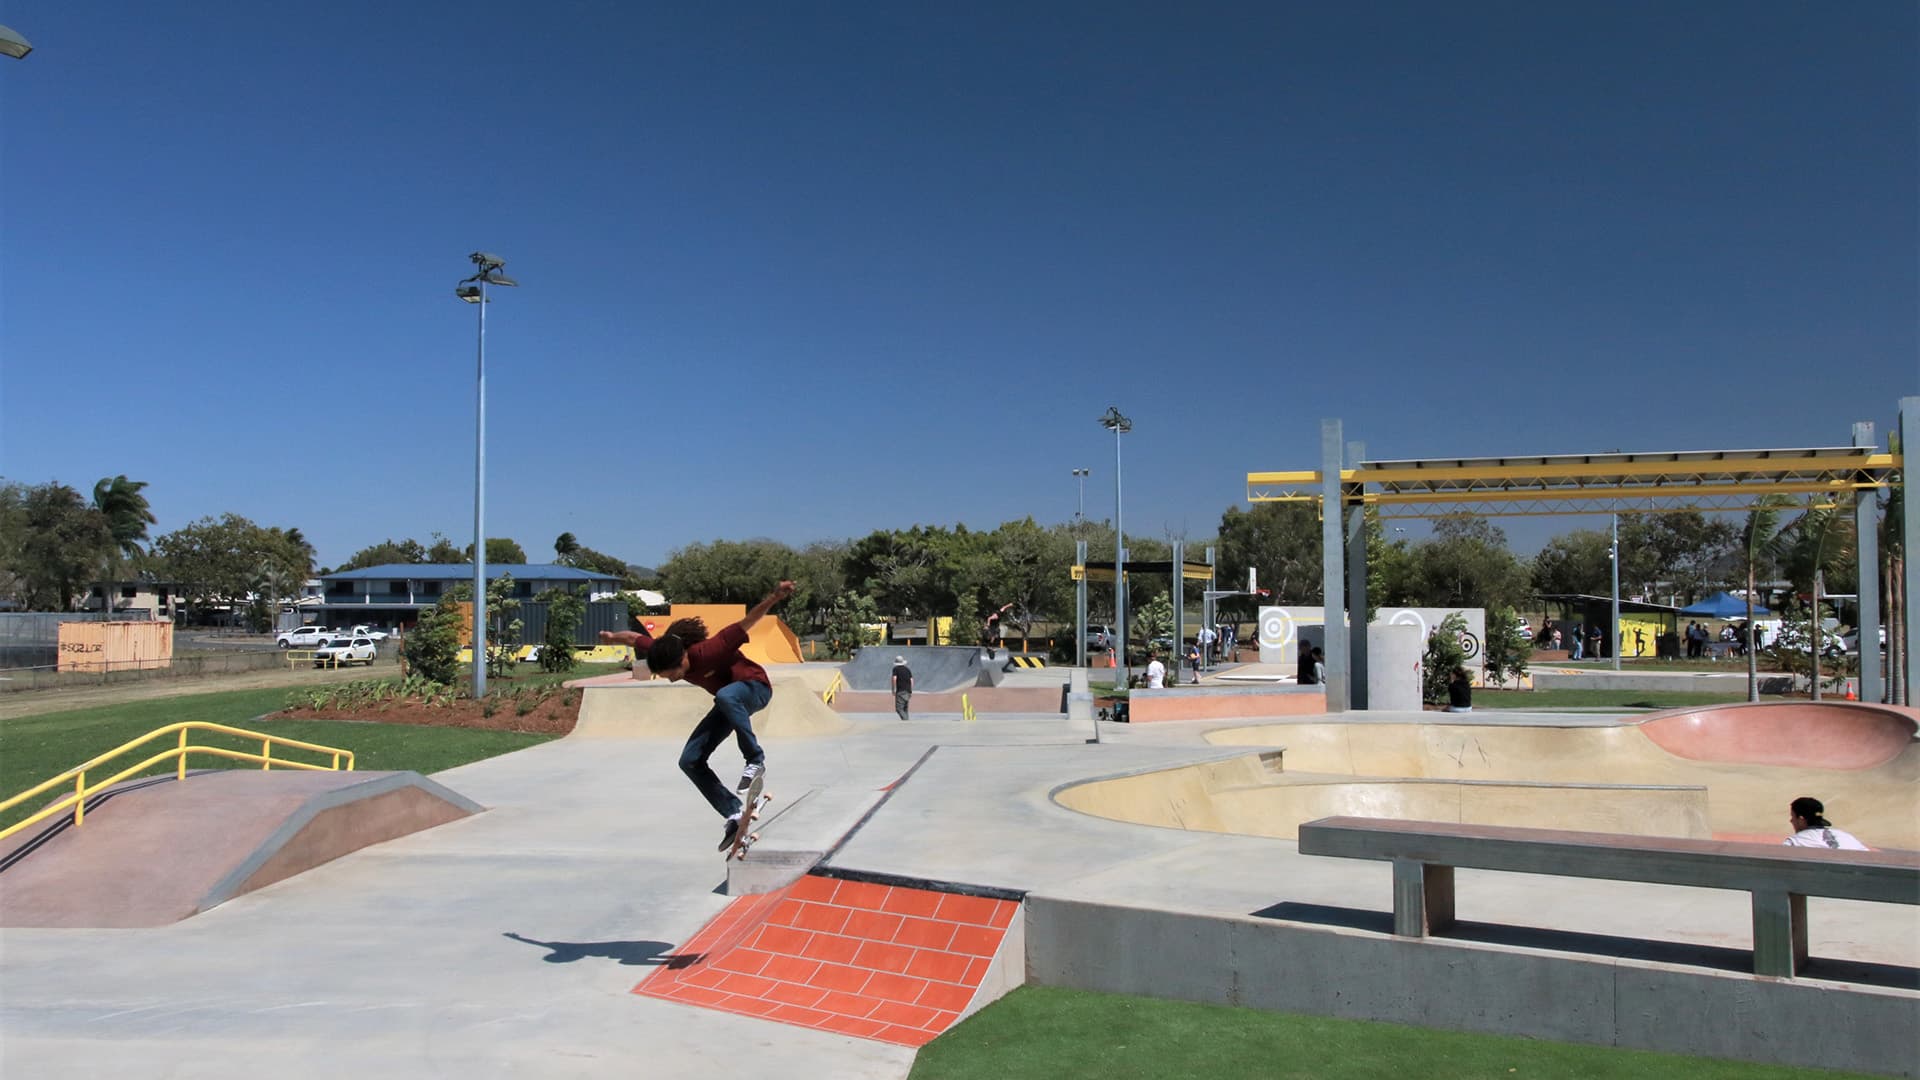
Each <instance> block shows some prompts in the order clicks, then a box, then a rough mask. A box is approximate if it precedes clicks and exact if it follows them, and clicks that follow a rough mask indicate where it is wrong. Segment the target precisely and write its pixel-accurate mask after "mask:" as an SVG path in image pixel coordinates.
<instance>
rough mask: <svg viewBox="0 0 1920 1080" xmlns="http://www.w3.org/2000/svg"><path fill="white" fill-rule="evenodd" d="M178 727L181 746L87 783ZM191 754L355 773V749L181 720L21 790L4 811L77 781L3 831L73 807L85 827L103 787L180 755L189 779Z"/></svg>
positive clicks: (182, 775)
mask: <svg viewBox="0 0 1920 1080" xmlns="http://www.w3.org/2000/svg"><path fill="white" fill-rule="evenodd" d="M176 731H177V732H179V733H180V743H179V745H178V746H175V747H173V748H171V749H168V750H165V751H162V752H161V753H158V754H155V755H153V756H152V757H150V758H148V759H147V760H145V761H143V762H141V763H140V764H138V765H134V766H132V767H130V768H126V769H122V770H120V771H119V772H117V773H115V774H113V775H112V776H110V777H108V778H107V779H105V780H98V781H95V782H94V783H91V784H89V783H87V773H89V772H92V771H93V770H95V769H97V768H99V767H100V766H101V765H102V764H103V763H105V762H107V761H111V760H112V759H114V758H116V757H119V756H120V755H121V754H124V753H126V752H127V751H129V750H132V749H133V748H134V747H136V746H141V745H143V744H145V743H149V742H152V741H153V740H155V739H158V738H160V737H162V736H164V735H170V734H173V733H174V732H176ZM189 731H212V732H219V733H221V734H224V735H239V736H241V737H243V738H248V739H259V740H260V752H259V753H257V754H253V753H248V752H247V751H244V750H228V749H226V748H224V747H219V746H190V745H188V744H187V732H189ZM276 745H278V746H283V747H290V748H293V749H296V750H311V751H313V752H315V753H318V754H331V755H333V764H331V765H315V764H311V763H309V762H305V761H290V760H288V759H286V758H276V757H274V756H273V748H274V746H276ZM190 753H194V754H211V755H213V756H215V757H223V758H230V759H232V760H234V761H257V762H259V763H260V768H262V769H271V768H273V767H274V766H275V765H278V766H280V767H281V768H283V769H308V770H312V771H315V772H329V771H334V772H337V771H340V763H341V761H342V760H344V761H345V762H346V771H348V772H351V771H353V751H351V750H342V749H340V748H339V747H334V746H321V745H319V744H317V743H309V742H301V741H300V740H298V739H288V738H283V737H281V736H279V735H268V734H266V733H265V732H260V731H248V730H247V729H245V728H237V727H228V726H227V725H225V724H210V723H207V722H205V721H201V720H187V721H183V722H181V723H178V724H168V725H167V726H166V727H163V728H159V729H156V730H154V731H149V732H147V733H146V734H145V735H142V736H140V737H139V738H137V739H133V740H131V741H129V742H125V743H121V744H120V745H119V746H116V747H114V748H113V749H111V750H109V751H107V752H106V753H104V754H101V755H99V756H97V757H94V758H92V759H90V760H88V761H87V762H86V763H84V764H82V765H79V766H77V767H75V768H72V769H68V770H67V771H66V772H63V773H61V774H60V775H59V776H56V777H54V778H52V779H51V780H47V781H46V782H44V783H40V784H36V785H34V786H33V787H31V788H28V789H27V790H25V791H23V792H21V793H20V794H18V795H15V796H14V797H13V798H11V799H8V800H6V801H5V802H0V813H5V812H6V811H8V810H11V809H13V808H14V807H16V806H18V805H20V804H21V803H23V802H26V801H27V800H28V799H31V798H33V797H34V796H35V795H40V794H43V793H45V792H47V791H51V790H52V789H53V788H56V787H58V786H60V785H61V784H63V783H66V782H67V781H69V780H71V781H73V794H71V795H68V796H66V797H65V798H63V799H60V800H59V801H58V802H55V803H52V804H50V805H48V806H46V807H44V808H43V809H41V810H39V811H36V812H35V813H33V814H31V815H29V816H28V817H27V818H25V819H24V820H21V821H17V822H15V823H13V824H12V825H9V826H7V827H6V828H4V829H0V840H4V839H6V838H7V837H9V836H12V835H13V834H14V833H17V832H19V831H20V830H21V829H24V828H26V827H27V826H29V825H32V824H34V823H35V822H38V821H44V820H46V819H47V818H50V817H52V816H54V815H55V814H59V813H62V812H64V811H65V810H66V809H67V807H69V806H71V807H73V823H74V824H75V825H76V826H77V825H81V824H83V823H84V822H85V820H86V816H87V796H89V795H91V794H93V793H94V792H96V791H99V790H100V789H102V788H106V787H111V786H113V785H114V784H117V783H119V782H120V781H122V780H125V779H126V778H127V777H129V776H132V775H134V774H136V773H138V772H140V771H141V770H143V769H146V768H148V767H149V766H153V765H158V764H159V763H160V762H162V761H165V760H167V759H168V758H178V759H179V761H180V769H179V773H178V778H179V779H181V780H185V779H186V778H187V755H188V754H190Z"/></svg>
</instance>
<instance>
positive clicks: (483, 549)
mask: <svg viewBox="0 0 1920 1080" xmlns="http://www.w3.org/2000/svg"><path fill="white" fill-rule="evenodd" d="M474 370H475V375H474V385H475V387H476V400H477V403H478V404H477V407H476V408H475V410H474V411H475V415H476V419H475V421H474V435H473V633H472V634H471V635H469V636H470V637H472V639H473V696H474V697H475V698H476V699H478V698H483V697H486V696H487V530H486V520H487V278H486V275H485V274H484V273H483V274H481V275H480V344H479V350H478V355H477V358H476V360H475V367H474Z"/></svg>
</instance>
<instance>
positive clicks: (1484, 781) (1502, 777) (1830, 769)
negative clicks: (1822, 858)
mask: <svg viewBox="0 0 1920 1080" xmlns="http://www.w3.org/2000/svg"><path fill="white" fill-rule="evenodd" d="M1806 707H1807V705H1806V704H1804V703H1803V704H1800V705H1794V704H1788V705H1784V706H1776V705H1759V706H1740V707H1736V708H1733V709H1715V710H1701V709H1687V710H1675V711H1673V712H1669V713H1663V714H1658V715H1656V716H1652V717H1649V718H1647V719H1646V720H1645V721H1643V722H1641V723H1638V724H1617V725H1588V726H1569V727H1537V726H1519V725H1491V724H1449V723H1432V724H1424V723H1423V724H1373V723H1355V724H1339V723H1301V724H1292V723H1275V724H1264V725H1260V726H1257V727H1242V728H1232V729H1226V730H1220V731H1214V732H1210V733H1208V735H1207V739H1208V741H1210V742H1213V743H1216V744H1219V745H1222V746H1240V747H1275V748H1278V750H1277V751H1276V750H1267V751H1264V752H1262V751H1255V752H1252V753H1247V754H1242V755H1238V756H1232V757H1227V758H1223V759H1219V760H1214V761H1207V762H1199V763H1195V764H1189V765H1184V766H1179V767H1175V768H1171V769H1163V770H1157V771H1153V772H1146V773H1140V774H1135V775H1128V776H1117V777H1107V778H1101V779H1097V780H1093V781H1089V782H1085V783H1082V784H1077V785H1072V786H1069V787H1066V788H1063V789H1061V790H1059V791H1057V792H1056V793H1055V800H1056V801H1057V802H1059V803H1060V804H1061V805H1063V806H1066V807H1068V808H1069V809H1074V810H1080V811H1083V812H1085V813H1089V814H1094V815H1096V816H1100V817H1106V818H1112V819H1115V820H1120V821H1131V822H1136V823H1139V824H1146V825H1157V826H1161V827H1166V828H1181V829H1199V830H1203V831H1212V832H1234V833H1246V834H1249V835H1256V836H1271V837H1278V838H1282V839H1292V838H1294V837H1295V836H1296V832H1297V828H1298V826H1299V824H1300V822H1302V821H1309V820H1312V819H1313V818H1315V817H1318V816H1322V815H1327V816H1335V815H1354V816H1363V817H1397V818H1408V819H1413V820H1423V821H1447V822H1460V823H1468V824H1487V825H1525V826H1533V827H1537V828H1551V829H1572V830H1579V831H1590V832H1614V833H1625V834H1631V835H1646V836H1677V837H1691V838H1696V839H1709V838H1712V839H1722V840H1770V841H1778V840H1780V839H1782V838H1784V836H1785V834H1786V825H1787V822H1786V813H1787V811H1786V807H1787V803H1788V802H1790V801H1792V800H1793V799H1794V798H1795V797H1797V796H1800V795H1813V796H1815V797H1817V798H1820V799H1821V800H1822V801H1824V802H1825V803H1826V805H1827V816H1828V817H1830V818H1832V819H1833V821H1834V822H1835V823H1836V824H1838V825H1841V826H1842V827H1844V828H1846V829H1848V830H1849V831H1851V832H1853V833H1854V834H1856V835H1858V836H1859V837H1860V838H1861V839H1862V840H1864V841H1866V843H1868V844H1869V845H1871V846H1873V847H1876V848H1899V849H1917V848H1920V744H1916V743H1914V742H1913V732H1914V726H1913V721H1912V720H1911V719H1909V718H1907V717H1905V716H1903V715H1901V714H1900V713H1899V712H1888V711H1887V710H1876V709H1872V708H1870V707H1869V708H1862V707H1860V706H1852V707H1848V706H1843V705H1835V706H1833V708H1834V709H1842V710H1844V709H1848V708H1852V709H1855V710H1859V711H1858V712H1852V713H1834V714H1825V713H1823V714H1821V715H1818V716H1815V717H1812V718H1811V719H1810V718H1809V716H1808V715H1807V714H1802V715H1801V716H1799V717H1797V718H1796V717H1790V716H1785V715H1781V716H1768V715H1764V712H1765V710H1769V709H1775V708H1779V709H1804V708H1806ZM1709 711H1711V712H1713V713H1716V714H1718V715H1715V716H1711V717H1703V716H1701V715H1700V714H1702V713H1706V712H1709ZM1875 713H1880V714H1883V715H1873V714H1875ZM1815 721H1817V722H1819V723H1822V724H1826V725H1829V726H1830V730H1831V731H1833V732H1835V733H1837V734H1836V735H1835V737H1832V738H1829V739H1824V740H1820V741H1816V742H1812V743H1809V742H1808V741H1807V738H1806V737H1805V736H1804V735H1802V734H1795V729H1798V728H1803V727H1807V726H1809V724H1810V723H1812V722H1815ZM1649 728H1651V729H1652V730H1651V731H1649V730H1648V729H1649ZM1815 730H1820V729H1818V728H1816V729H1815ZM1743 731H1744V733H1745V734H1744V736H1743V734H1742V732H1743ZM1901 732H1904V733H1905V735H1904V737H1905V740H1906V741H1905V742H1904V743H1901V742H1899V736H1900V733H1901ZM1656 733H1657V736H1658V737H1657V738H1656ZM1794 739H1798V740H1799V744H1798V745H1800V747H1801V751H1802V756H1803V757H1804V758H1806V759H1807V760H1808V763H1802V764H1784V763H1780V761H1779V759H1780V758H1781V757H1784V756H1787V755H1789V754H1790V753H1791V750H1790V749H1788V747H1790V746H1791V745H1793V744H1792V742H1791V740H1794ZM1659 740H1665V741H1666V742H1667V743H1671V744H1674V745H1683V746H1684V747H1685V748H1686V749H1688V750H1689V751H1690V752H1692V753H1695V754H1702V753H1707V752H1709V751H1712V752H1715V753H1718V754H1720V755H1721V756H1722V757H1725V758H1734V759H1735V760H1705V759H1702V758H1699V757H1684V756H1680V755H1679V754H1676V753H1674V752H1672V751H1671V750H1669V749H1667V748H1666V746H1664V745H1663V744H1662V742H1661V741H1659Z"/></svg>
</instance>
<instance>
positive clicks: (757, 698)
mask: <svg viewBox="0 0 1920 1080" xmlns="http://www.w3.org/2000/svg"><path fill="white" fill-rule="evenodd" d="M772 700H773V687H771V686H768V685H767V684H766V683H758V682H736V683H728V684H727V685H725V686H723V687H721V688H720V692H719V693H717V694H715V695H713V708H712V709H710V710H708V711H707V715H706V716H704V717H702V718H701V719H700V722H699V723H698V724H695V725H694V728H693V734H691V735H688V736H687V745H686V746H685V747H684V748H683V749H681V751H680V771H681V772H683V773H686V774H687V779H689V780H692V781H693V786H694V787H696V788H699V789H700V794H701V795H702V796H704V797H705V798H706V800H707V802H708V804H710V805H711V806H712V807H713V808H714V809H715V810H716V811H718V812H719V814H720V816H721V817H732V816H733V815H735V814H737V813H739V812H740V796H738V795H735V794H734V793H733V792H732V791H729V790H728V789H727V785H725V784H723V783H721V782H720V778H719V777H718V776H715V775H714V774H713V770H712V769H710V768H708V767H707V759H708V758H710V757H712V756H713V752H714V751H715V750H718V749H719V748H720V744H721V743H722V742H725V741H726V738H727V733H728V732H732V733H733V737H734V739H735V741H737V742H738V743H739V744H740V756H741V757H742V758H744V759H745V760H746V761H748V762H750V763H753V764H756V765H758V764H764V763H765V762H766V760H767V754H766V751H764V750H762V749H760V741H759V740H758V739H755V738H754V737H753V714H754V713H757V712H759V711H760V710H761V709H764V708H766V707H767V702H769V701H772Z"/></svg>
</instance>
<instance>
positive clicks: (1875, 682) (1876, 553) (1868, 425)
mask: <svg viewBox="0 0 1920 1080" xmlns="http://www.w3.org/2000/svg"><path fill="white" fill-rule="evenodd" d="M1853 445H1855V446H1873V445H1875V439H1874V437H1873V423H1872V421H1864V420H1863V421H1861V422H1860V423H1857V424H1855V425H1853ZM1879 496H1880V493H1879V491H1878V490H1877V489H1875V488H1859V489H1857V490H1855V491H1854V493H1853V532H1854V535H1855V536H1856V537H1858V540H1857V542H1856V551H1857V552H1858V555H1859V557H1858V559H1856V560H1855V561H1856V562H1858V563H1859V565H1860V574H1859V580H1858V582H1857V583H1856V584H1855V586H1854V590H1853V591H1854V592H1855V593H1857V594H1858V598H1857V599H1856V600H1855V601H1854V602H1855V603H1856V604H1858V605H1859V609H1860V615H1859V618H1857V619H1855V620H1854V622H1855V623H1856V624H1857V625H1858V626H1859V634H1860V700H1861V701H1883V700H1886V683H1885V681H1884V680H1882V679H1881V677H1880V498H1879Z"/></svg>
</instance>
